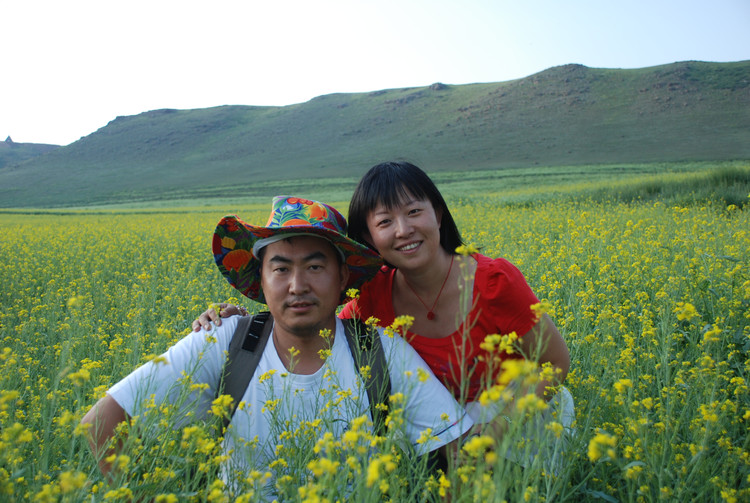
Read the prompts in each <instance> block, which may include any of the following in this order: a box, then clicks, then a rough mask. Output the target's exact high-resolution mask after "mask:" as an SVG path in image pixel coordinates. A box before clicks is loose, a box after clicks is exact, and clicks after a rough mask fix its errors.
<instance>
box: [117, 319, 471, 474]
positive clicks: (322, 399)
mask: <svg viewBox="0 0 750 503" xmlns="http://www.w3.org/2000/svg"><path fill="white" fill-rule="evenodd" d="M238 319H239V317H237V316H234V317H230V318H227V319H225V320H223V321H222V324H221V326H220V327H215V328H214V329H213V330H212V331H210V332H209V333H207V332H205V331H200V332H193V333H191V334H189V335H187V336H186V337H185V338H183V339H182V340H180V341H179V342H178V343H177V344H175V345H174V346H172V347H171V348H169V350H168V351H167V352H166V353H164V355H163V357H164V358H163V359H160V360H165V361H161V362H156V363H154V362H149V363H147V364H145V365H143V366H141V367H139V368H138V369H136V370H135V371H134V372H132V373H131V374H130V375H128V376H127V377H125V378H124V379H123V380H122V381H120V382H118V383H117V384H115V385H114V386H113V387H112V388H111V389H110V390H109V392H108V393H109V394H110V395H111V396H112V397H113V398H114V399H115V401H116V402H117V403H118V404H119V405H120V406H121V407H122V408H123V409H125V411H126V412H127V413H128V414H129V415H131V416H136V415H139V414H140V413H142V411H143V410H144V407H146V405H145V404H144V401H149V402H151V399H153V402H152V405H151V406H153V404H156V405H157V406H158V405H159V404H160V403H163V402H165V401H166V402H169V403H175V401H176V400H180V399H181V398H179V397H180V396H183V397H184V389H185V388H184V386H182V385H181V383H184V382H185V379H184V376H185V375H191V376H192V377H191V379H190V381H191V384H192V385H200V384H207V385H208V386H204V387H203V389H200V388H201V386H193V391H192V392H191V393H190V397H189V399H187V400H185V401H184V402H183V403H184V404H185V405H184V408H185V411H186V412H188V411H192V414H191V416H192V418H194V419H201V418H204V417H207V413H208V411H209V410H210V408H211V403H212V401H213V400H214V398H215V396H216V390H217V386H218V382H219V379H220V377H221V371H222V367H223V365H224V363H225V360H226V354H227V353H226V351H227V349H228V348H229V342H230V340H231V338H232V335H233V334H234V331H235V328H236V326H237V320H238ZM272 335H273V334H271V337H269V340H268V343H267V344H266V347H265V349H264V351H263V355H262V357H261V359H260V362H259V364H258V368H257V369H256V371H255V373H254V375H253V378H252V380H251V381H250V384H249V386H248V388H247V390H246V391H245V394H244V396H243V398H242V401H241V402H245V403H244V404H242V403H241V406H240V408H239V409H238V410H237V411H236V413H235V415H234V417H233V418H232V422H231V423H230V426H229V429H228V431H227V435H225V440H224V445H223V449H224V452H225V453H226V454H229V463H230V466H228V467H226V468H229V469H230V471H235V470H239V473H242V472H243V471H244V472H246V471H247V470H249V469H253V468H255V469H258V470H261V469H265V468H267V467H268V465H269V464H270V463H271V462H272V461H273V460H274V459H275V458H276V455H275V449H276V446H277V445H278V444H281V443H283V440H282V438H286V439H287V440H288V439H289V438H290V435H289V434H290V433H292V434H293V433H294V432H295V431H301V430H299V429H300V428H301V429H302V430H305V429H306V430H307V431H312V429H313V428H315V427H313V426H311V423H314V422H315V421H316V420H318V419H320V423H318V425H319V426H318V428H319V429H318V430H317V431H318V433H320V435H319V436H322V435H323V433H325V432H326V431H330V432H331V433H333V435H334V437H335V438H339V437H340V436H341V435H342V434H343V433H344V432H345V431H346V430H347V429H349V428H350V426H351V422H352V420H353V419H355V418H357V417H360V416H363V415H367V417H368V418H369V417H370V408H369V401H368V398H367V393H366V391H365V389H364V387H363V386H362V381H361V377H360V374H359V373H358V372H357V371H356V369H355V367H354V365H355V364H354V359H353V358H352V356H351V351H350V350H349V346H348V344H347V341H346V336H345V335H344V327H343V325H342V323H341V320H338V319H337V320H336V336H335V338H334V342H333V347H332V348H331V355H330V356H329V357H328V359H327V360H326V361H325V363H324V364H323V366H322V367H321V368H320V369H319V370H318V371H317V372H316V373H315V374H312V375H300V374H292V373H290V372H289V371H287V370H286V368H285V367H284V365H283V364H282V362H281V359H280V358H279V355H278V352H277V350H276V347H275V345H274V342H273V336H272ZM381 341H382V345H383V350H384V352H385V356H386V361H387V363H388V368H389V372H390V377H391V394H392V395H394V394H397V393H402V394H403V395H404V401H403V402H402V403H403V405H401V406H399V405H393V404H391V405H390V409H389V412H391V413H392V412H393V411H394V410H395V408H399V407H403V417H404V423H403V426H402V428H401V431H402V433H403V438H404V439H405V441H408V443H410V444H411V446H412V447H413V448H414V450H415V451H416V452H417V453H418V454H424V453H426V452H429V451H431V450H434V449H436V448H438V447H440V446H442V445H445V444H447V443H448V442H450V441H452V440H454V439H456V438H458V437H459V436H460V435H461V434H462V433H464V432H465V431H466V430H468V429H469V428H470V427H471V426H472V424H473V422H472V420H471V418H469V416H468V415H467V414H466V412H465V411H464V409H463V408H462V407H461V406H460V405H459V404H458V403H457V402H456V401H455V399H454V398H453V396H452V395H451V393H450V392H449V391H448V390H447V389H446V388H445V387H444V386H443V385H442V384H441V383H440V382H439V381H438V380H437V378H435V376H434V375H433V374H432V372H431V371H430V370H429V367H428V366H427V364H425V363H424V361H423V360H422V358H420V356H419V355H418V354H417V353H416V351H414V349H413V348H412V347H411V346H409V345H408V344H407V343H406V342H404V340H403V339H401V338H400V337H397V336H396V337H388V336H386V335H383V334H382V332H381ZM418 369H421V370H418ZM261 379H263V382H260V381H261ZM180 388H182V390H183V391H182V394H181V391H180ZM276 400H278V401H277V402H276V403H274V402H275V401H276ZM272 417H273V419H272ZM186 422H187V421H186ZM428 428H430V429H431V435H429V437H431V439H430V440H428V441H426V442H424V441H422V442H420V443H417V439H419V438H420V436H423V432H424V431H425V430H426V429H428ZM284 431H286V432H289V433H284ZM292 436H293V435H292Z"/></svg>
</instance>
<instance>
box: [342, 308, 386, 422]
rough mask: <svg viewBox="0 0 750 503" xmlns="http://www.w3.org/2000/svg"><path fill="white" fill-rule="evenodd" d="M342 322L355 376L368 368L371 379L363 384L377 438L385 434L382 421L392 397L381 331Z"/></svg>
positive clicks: (358, 322) (351, 321) (359, 321)
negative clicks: (362, 369) (355, 371)
mask: <svg viewBox="0 0 750 503" xmlns="http://www.w3.org/2000/svg"><path fill="white" fill-rule="evenodd" d="M341 321H342V322H343V324H344V333H345V334H346V341H347V342H348V343H349V349H350V350H351V352H352V357H353V358H354V366H355V368H356V370H357V373H358V374H360V375H361V373H362V372H361V370H360V369H361V368H362V367H364V366H369V367H370V377H369V379H364V383H365V389H366V390H367V399H368V400H369V402H370V413H371V415H372V423H373V431H374V432H375V434H377V435H385V418H386V416H387V415H388V399H389V397H390V396H391V376H390V373H389V372H388V365H387V364H386V361H385V351H383V344H382V342H381V341H380V332H379V331H378V330H377V329H376V328H374V327H369V326H367V325H365V324H364V323H363V322H362V321H361V320H359V319H356V318H350V319H343V320H341Z"/></svg>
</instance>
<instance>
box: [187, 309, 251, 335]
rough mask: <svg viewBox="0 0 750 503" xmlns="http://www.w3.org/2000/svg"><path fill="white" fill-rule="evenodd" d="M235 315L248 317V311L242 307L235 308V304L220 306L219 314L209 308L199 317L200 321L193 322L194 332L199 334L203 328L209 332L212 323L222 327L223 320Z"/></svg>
mask: <svg viewBox="0 0 750 503" xmlns="http://www.w3.org/2000/svg"><path fill="white" fill-rule="evenodd" d="M235 314H241V315H242V316H247V309H245V308H244V307H242V306H235V305H234V304H227V303H225V302H222V303H221V304H219V312H218V313H217V312H216V309H214V308H209V309H208V310H206V311H204V312H203V313H202V314H201V315H200V316H198V319H197V320H195V321H193V331H194V332H198V331H200V329H201V328H203V329H205V330H209V329H210V328H211V323H212V322H213V323H214V325H216V326H217V327H218V326H221V319H222V318H229V317H230V316H234V315H235Z"/></svg>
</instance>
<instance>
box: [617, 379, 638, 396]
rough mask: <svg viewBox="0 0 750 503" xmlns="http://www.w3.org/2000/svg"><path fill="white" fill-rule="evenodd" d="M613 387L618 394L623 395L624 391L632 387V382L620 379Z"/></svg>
mask: <svg viewBox="0 0 750 503" xmlns="http://www.w3.org/2000/svg"><path fill="white" fill-rule="evenodd" d="M614 386H615V389H616V390H617V392H618V393H624V392H625V390H627V389H629V388H632V387H633V381H631V380H630V379H620V380H619V381H617V382H616V383H615V384H614Z"/></svg>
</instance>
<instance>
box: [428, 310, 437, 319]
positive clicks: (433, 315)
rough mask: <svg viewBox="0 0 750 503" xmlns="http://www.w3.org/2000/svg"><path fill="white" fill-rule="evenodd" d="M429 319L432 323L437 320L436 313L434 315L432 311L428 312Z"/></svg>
mask: <svg viewBox="0 0 750 503" xmlns="http://www.w3.org/2000/svg"><path fill="white" fill-rule="evenodd" d="M427 319H428V320H430V321H432V320H434V319H435V313H433V312H432V311H428V312H427Z"/></svg>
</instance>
